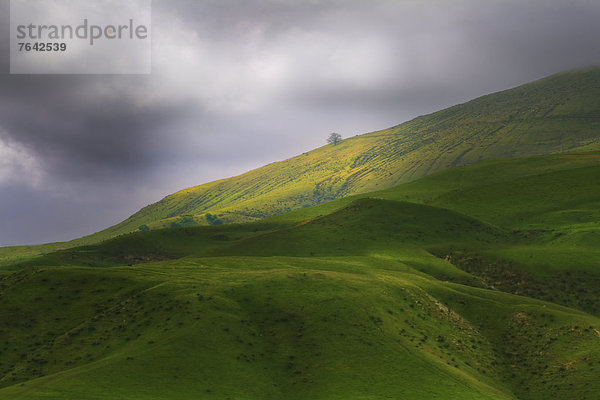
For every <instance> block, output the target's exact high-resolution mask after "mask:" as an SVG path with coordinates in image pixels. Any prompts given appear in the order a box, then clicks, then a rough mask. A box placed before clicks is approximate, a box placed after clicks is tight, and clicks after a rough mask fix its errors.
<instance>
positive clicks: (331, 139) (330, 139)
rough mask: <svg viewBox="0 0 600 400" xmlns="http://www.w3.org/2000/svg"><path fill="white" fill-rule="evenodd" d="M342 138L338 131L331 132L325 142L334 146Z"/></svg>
mask: <svg viewBox="0 0 600 400" xmlns="http://www.w3.org/2000/svg"><path fill="white" fill-rule="evenodd" d="M341 140H342V135H340V134H339V133H335V132H334V133H332V134H331V135H329V137H328V138H327V143H329V144H333V145H334V146H335V145H337V144H338V143H339V142H340V141H341Z"/></svg>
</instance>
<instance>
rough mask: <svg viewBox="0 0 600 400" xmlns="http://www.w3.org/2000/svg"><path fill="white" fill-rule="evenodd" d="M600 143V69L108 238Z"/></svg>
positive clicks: (216, 186)
mask: <svg viewBox="0 0 600 400" xmlns="http://www.w3.org/2000/svg"><path fill="white" fill-rule="evenodd" d="M599 138H600V68H592V69H585V70H578V71H571V72H563V73H560V74H556V75H553V76H550V77H548V78H545V79H542V80H539V81H536V82H533V83H529V84H526V85H523V86H519V87H517V88H514V89H510V90H506V91H504V92H500V93H495V94H491V95H487V96H483V97H480V98H478V99H476V100H473V101H470V102H468V103H465V104H461V105H457V106H454V107H451V108H448V109H446V110H443V111H439V112H436V113H434V114H431V115H426V116H422V117H418V118H416V119H414V120H412V121H409V122H406V123H404V124H401V125H398V126H395V127H393V128H390V129H386V130H383V131H378V132H373V133H369V134H365V135H360V136H355V137H352V138H348V139H345V140H343V141H342V142H340V143H339V144H338V145H336V146H333V145H327V146H323V147H320V148H318V149H316V150H313V151H310V152H308V153H305V154H302V155H299V156H297V157H294V158H291V159H288V160H285V161H281V162H276V163H273V164H269V165H266V166H264V167H262V168H258V169H256V170H253V171H250V172H248V173H245V174H243V175H240V176H236V177H233V178H229V179H223V180H220V181H216V182H211V183H207V184H205V185H200V186H196V187H192V188H188V189H185V190H182V191H180V192H177V193H175V194H172V195H170V196H167V197H165V198H164V199H162V200H161V201H159V202H157V203H155V204H152V205H149V206H147V207H145V208H144V209H142V210H140V211H139V212H138V213H136V214H134V215H133V216H131V217H130V218H128V219H127V220H125V221H123V222H122V223H120V224H118V225H116V226H114V227H111V228H109V229H107V230H106V231H104V232H102V233H100V235H101V236H104V237H110V236H115V235H117V234H121V233H126V232H131V231H135V230H137V229H138V228H139V227H140V226H142V225H147V226H149V227H150V228H159V227H170V226H175V225H193V224H210V223H214V222H226V223H229V222H247V221H254V220H259V219H263V218H265V217H269V216H273V215H277V214H281V213H284V212H287V211H290V210H293V209H297V208H301V207H305V206H308V205H315V204H320V203H323V202H326V201H329V200H332V199H336V198H340V197H344V196H348V195H351V194H356V193H364V192H369V191H373V190H378V189H384V188H388V187H392V186H395V185H397V184H399V183H404V182H408V181H412V180H415V179H418V178H421V177H424V176H427V175H430V174H432V173H434V172H436V171H440V170H443V169H447V168H451V167H456V166H460V165H466V164H472V163H475V162H478V161H482V160H487V159H494V158H501V157H520V156H527V155H536V154H549V153H554V152H564V151H567V150H571V149H578V148H584V149H588V150H589V149H597V148H599V147H600V142H599ZM207 213H208V214H210V215H211V216H212V217H209V218H208V219H207ZM215 217H216V219H215Z"/></svg>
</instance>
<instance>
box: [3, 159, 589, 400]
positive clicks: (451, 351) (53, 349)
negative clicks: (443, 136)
mask: <svg viewBox="0 0 600 400" xmlns="http://www.w3.org/2000/svg"><path fill="white" fill-rule="evenodd" d="M598 172H600V157H599V156H598V153H595V152H586V153H571V154H561V155H544V156H536V157H528V158H518V159H501V160H490V161H484V162H480V163H477V164H474V165H469V166H463V167H457V168H453V169H449V170H444V171H440V172H438V173H435V174H432V175H430V176H427V177H425V178H422V179H419V180H416V181H413V182H410V183H406V184H402V185H398V186H395V187H393V188H389V189H386V190H382V191H377V192H369V193H364V194H359V195H355V196H350V197H346V198H342V199H339V200H334V201H331V202H328V203H325V204H321V205H318V206H315V207H309V208H303V209H298V210H296V211H293V212H291V213H288V214H284V215H280V216H277V217H273V218H270V219H266V220H264V221H261V222H254V223H246V224H230V225H218V226H197V227H187V228H178V229H162V230H152V231H146V232H135V233H132V234H128V235H124V236H121V237H118V238H114V239H111V240H108V241H105V242H103V243H101V244H96V245H89V246H84V247H78V248H73V249H67V250H62V251H58V252H54V253H50V254H48V255H45V256H43V257H39V258H36V259H34V260H30V261H28V262H27V263H25V264H24V263H19V264H17V265H12V266H9V267H4V268H2V269H0V302H1V303H2V307H1V308H0V331H1V333H2V342H1V343H0V398H2V399H9V400H10V399H26V400H37V399H46V400H47V399H61V400H69V399H77V400H86V399H114V398H119V399H126V400H127V399H132V400H133V399H176V400H177V399H181V400H183V399H213V398H214V399H223V400H225V399H283V398H292V399H306V398H311V399H350V400H354V399H388V398H405V399H411V400H417V399H431V398H443V399H482V400H483V399H515V400H517V399H518V400H537V399H548V398H555V399H573V400H575V399H577V400H579V399H584V398H587V399H594V398H597V394H598V393H600V382H599V381H598V379H597V376H598V369H600V347H599V346H598V344H599V343H600V308H598V299H599V298H600V293H599V292H598V291H599V290H600V284H599V282H600V271H599V270H598V269H597V266H598V261H599V260H600V258H599V253H598V250H597V249H598V248H599V246H598V245H599V244H600V240H599V238H600V236H599V233H600V219H598V217H599V215H598V209H599V208H598V207H597V203H598V201H600V191H599V190H598V185H599V183H600V182H599V181H598V178H597V177H598V176H600V175H599V174H598ZM249 383H251V384H249Z"/></svg>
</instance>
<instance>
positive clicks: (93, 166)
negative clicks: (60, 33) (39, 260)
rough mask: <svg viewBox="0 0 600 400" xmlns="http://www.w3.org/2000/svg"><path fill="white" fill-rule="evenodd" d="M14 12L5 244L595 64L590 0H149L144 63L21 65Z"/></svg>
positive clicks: (96, 222) (596, 29) (2, 79)
mask: <svg viewBox="0 0 600 400" xmlns="http://www.w3.org/2000/svg"><path fill="white" fill-rule="evenodd" d="M8 16H9V13H8V1H7V0H0V36H1V37H2V40H0V156H1V157H3V161H0V217H1V218H2V221H3V224H2V229H0V245H2V244H18V243H22V244H24V243H35V242H42V241H52V240H63V239H68V238H73V237H76V236H80V235H82V234H84V233H91V232H93V231H96V230H99V229H102V228H105V227H107V226H109V225H111V224H113V223H116V222H118V221H119V220H120V219H122V218H125V217H126V216H127V215H129V214H131V213H133V212H135V211H136V210H137V209H139V208H141V207H142V206H144V205H146V204H148V203H151V202H153V201H156V200H158V199H160V198H161V197H162V196H164V195H167V194H169V193H171V192H173V191H175V190H178V189H181V188H184V187H187V186H191V185H196V184H200V183H203V182H207V181H210V180H213V179H218V178H222V177H225V176H231V175H234V174H237V173H241V172H244V171H246V170H248V169H250V168H254V167H258V166H260V165H263V164H266V163H268V162H272V161H276V160H279V159H282V158H286V157H289V156H293V155H295V154H298V153H301V152H303V151H306V150H308V149H311V148H313V147H316V146H320V145H321V144H323V143H324V139H325V137H326V135H327V134H328V133H329V132H331V131H338V132H340V133H342V135H344V136H351V135H355V134H358V133H364V132H367V131H372V130H376V129H383V128H386V127H388V126H392V125H396V124H398V123H401V122H403V121H405V120H407V119H410V118H412V117H415V116H417V115H420V114H424V113H429V112H433V111H436V110H438V109H441V108H443V107H447V106H450V105H453V104H456V103H459V102H463V101H466V100H469V99H471V98H474V97H476V96H479V95H483V94H486V93H490V92H493V91H497V90H502V89H505V88H508V87H513V86H516V85H519V84H521V83H524V82H527V81H530V80H533V79H536V78H540V77H542V76H545V75H548V74H551V73H554V72H558V71H560V70H564V69H570V68H578V67H585V66H589V65H598V64H600V42H599V41H598V40H597V38H598V37H600V25H599V24H598V23H597V21H598V20H600V4H598V3H597V2H596V1H588V0H576V1H571V2H568V3H567V2H563V1H553V0H529V1H516V0H504V1H499V0H491V1H485V2H482V1H479V0H458V1H444V0H429V1H415V0H398V1H392V0H378V1H359V0H330V1H305V2H304V1H303V2H298V1H291V0H289V1H286V0H254V1H241V0H220V1H208V0H206V1H205V0H179V1H177V2H170V1H166V0H155V1H154V2H153V73H152V74H151V75H150V76H125V75H123V76H119V75H114V76H108V75H104V76H79V75H62V76H61V75H39V76H35V75H30V76H27V75H23V76H21V75H9V74H8V70H9V59H8V54H9V53H8V40H7V39H8V35H9V19H8Z"/></svg>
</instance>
